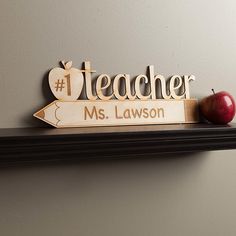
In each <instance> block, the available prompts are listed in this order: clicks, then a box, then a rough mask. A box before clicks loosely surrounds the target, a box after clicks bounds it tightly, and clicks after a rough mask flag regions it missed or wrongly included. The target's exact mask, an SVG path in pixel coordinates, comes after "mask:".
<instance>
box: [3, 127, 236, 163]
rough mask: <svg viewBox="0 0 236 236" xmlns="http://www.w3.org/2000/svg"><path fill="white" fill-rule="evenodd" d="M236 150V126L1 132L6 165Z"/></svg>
mask: <svg viewBox="0 0 236 236" xmlns="http://www.w3.org/2000/svg"><path fill="white" fill-rule="evenodd" d="M225 149H236V125H234V124H232V125H223V126H222V125H210V124H178V125H147V126H122V127H91V128H73V129H72V128H68V129H55V128H19V129H0V163H1V164H2V163H15V162H35V161H55V160H64V161H66V160H71V159H76V160H81V159H101V158H102V159H103V158H127V157H138V156H144V157H145V156H146V157H148V156H149V155H156V156H158V154H160V153H184V152H198V151H211V150H225Z"/></svg>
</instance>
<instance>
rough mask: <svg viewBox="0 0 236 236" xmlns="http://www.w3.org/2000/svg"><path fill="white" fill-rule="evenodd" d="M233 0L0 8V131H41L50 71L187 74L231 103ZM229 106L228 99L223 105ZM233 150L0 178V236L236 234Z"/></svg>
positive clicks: (196, 87) (195, 90)
mask: <svg viewBox="0 0 236 236" xmlns="http://www.w3.org/2000/svg"><path fill="white" fill-rule="evenodd" d="M235 15H236V3H235V1H234V0H226V1H216V0H214V1H213V0H209V1H204V0H198V1H194V0H189V1H187V0H186V1H184V0H179V1H174V0H172V1H164V0H162V1H160V0H158V1H155V0H149V1H141V0H139V1H134V0H128V1H127V0H121V1H108V0H107V1H106V0H100V1H95V0H93V1H75V0H74V1H73V0H67V1H61V0H58V1H55V0H41V1H29V0H19V1H17V0H15V1H14V0H11V1H9V0H1V2H0V32H1V36H0V55H1V57H0V101H1V116H0V127H1V128H7V127H27V126H42V125H43V124H42V123H41V122H40V121H37V120H36V119H33V118H32V113H33V112H35V111H36V110H37V109H39V108H41V107H42V106H44V105H46V104H47V103H48V102H49V101H50V100H52V99H53V97H52V96H51V95H50V92H49V90H48V87H47V83H46V75H47V72H48V70H49V69H51V68H52V67H55V66H57V65H58V61H59V60H62V59H65V60H73V62H74V65H75V66H76V67H79V68H80V66H81V63H82V62H83V61H84V60H91V61H92V65H93V68H94V69H96V70H97V72H98V73H99V74H101V73H104V72H105V73H109V74H111V75H114V74H117V73H130V74H131V75H137V74H140V73H145V71H146V66H147V65H149V64H154V65H155V68H156V72H158V73H161V74H163V75H165V76H170V75H172V74H175V73H179V74H181V75H183V74H194V75H195V76H196V78H197V80H196V81H195V82H193V83H192V84H191V91H192V97H198V98H201V97H202V96H205V95H208V94H209V93H210V89H211V88H212V87H214V88H215V90H216V91H218V90H226V91H229V92H230V93H232V94H233V95H235V93H236V88H235V85H236V82H235V59H236V27H235V23H236V17H235ZM235 97H236V96H235ZM235 153H236V151H233V150H232V151H219V152H208V153H199V154H194V155H184V156H176V155H170V156H157V158H155V159H151V158H148V157H147V158H146V160H144V159H138V160H122V161H102V162H83V163H74V164H66V165H62V164H60V165H59V164H57V165H40V166H31V167H29V166H28V167H14V168H13V167H10V168H1V171H0V234H1V235H4V236H8V235H9V236H14V235H17V236H21V235H22V236H23V235H24V236H26V235H30V236H31V235H35V236H37V235H44V236H46V235H50V236H53V235H57V236H58V235H85V236H86V235H88V236H93V235H96V236H97V235H99V236H100V235H101V236H104V235H114V236H116V235H117V236H118V235H124V236H125V235H135V236H139V235H140V236H141V235H160V236H172V235H173V236H189V235H191V236H209V235H214V236H222V235H227V236H234V235H236V226H235V221H236V205H235V199H236V181H235V180H236V159H235Z"/></svg>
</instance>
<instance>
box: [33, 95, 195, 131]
mask: <svg viewBox="0 0 236 236" xmlns="http://www.w3.org/2000/svg"><path fill="white" fill-rule="evenodd" d="M197 103H198V102H197V100H196V99H181V100H175V99H169V100H166V99H157V100H134V101H130V100H124V101H119V100H109V101H106V102H104V101H102V100H96V101H90V100H77V101H60V100H55V101H54V102H52V103H51V104H49V105H48V106H46V107H44V108H43V109H41V110H40V111H38V112H36V113H35V114H34V116H35V117H37V118H39V119H41V120H43V121H45V122H47V123H49V124H51V125H53V126H55V127H57V128H63V127H86V126H119V125H145V124H174V123H197V122H199V118H198V112H197V110H198V109H197Z"/></svg>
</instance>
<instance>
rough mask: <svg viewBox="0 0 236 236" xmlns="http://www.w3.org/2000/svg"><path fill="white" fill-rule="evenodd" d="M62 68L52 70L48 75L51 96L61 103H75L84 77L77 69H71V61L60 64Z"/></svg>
mask: <svg viewBox="0 0 236 236" xmlns="http://www.w3.org/2000/svg"><path fill="white" fill-rule="evenodd" d="M61 63H62V65H63V66H64V69H63V68H59V67H57V68H54V69H52V70H51V71H50V73H49V77H48V79H49V85H50V88H51V91H52V93H53V95H54V96H55V97H56V98H57V99H58V100H62V101H75V100H77V99H78V97H79V96H80V93H81V91H82V88H83V84H84V77H83V74H82V72H81V71H80V70H79V69H76V68H72V61H69V62H67V63H65V62H64V61H62V62H61Z"/></svg>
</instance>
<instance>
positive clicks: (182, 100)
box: [34, 61, 199, 128]
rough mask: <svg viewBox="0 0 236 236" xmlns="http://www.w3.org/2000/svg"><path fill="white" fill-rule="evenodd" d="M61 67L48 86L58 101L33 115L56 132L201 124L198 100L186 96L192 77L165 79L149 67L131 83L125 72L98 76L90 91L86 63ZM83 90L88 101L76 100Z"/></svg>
mask: <svg viewBox="0 0 236 236" xmlns="http://www.w3.org/2000/svg"><path fill="white" fill-rule="evenodd" d="M62 65H63V67H64V68H54V69H52V70H51V71H50V73H49V85H50V88H51V90H52V93H53V94H54V96H55V97H56V98H57V100H55V101H54V102H52V103H51V104H49V105H48V106H46V107H44V108H43V109H41V110H40V111H38V112H36V113H35V114H34V116H35V117H37V118H39V119H41V120H43V121H45V122H47V123H49V124H51V125H53V126H55V127H57V128H63V127H84V126H117V125H139V124H140V125H144V124H171V123H196V122H198V120H199V118H198V112H197V111H198V108H197V106H198V101H197V100H196V99H190V93H189V82H190V81H191V80H194V79H195V77H194V76H193V75H190V76H183V77H181V76H179V75H174V76H172V77H171V78H170V80H169V81H166V79H165V78H164V76H162V75H155V74H154V66H148V73H147V75H138V76H137V77H136V78H135V79H134V80H133V81H131V77H130V75H129V74H118V75H116V76H115V77H114V79H113V80H112V79H111V77H110V76H109V75H107V74H101V75H99V76H98V77H97V79H96V81H95V82H96V84H95V89H93V86H92V76H91V74H92V72H95V71H94V70H92V69H91V64H90V62H88V61H87V62H85V63H84V67H85V68H84V70H79V69H76V68H72V62H71V61H70V62H67V63H65V62H64V61H62ZM122 85H123V87H122ZM83 89H85V92H86V96H87V99H86V100H78V98H79V97H80V94H81V92H82V90H83ZM94 90H95V91H94ZM147 91H148V92H147Z"/></svg>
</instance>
